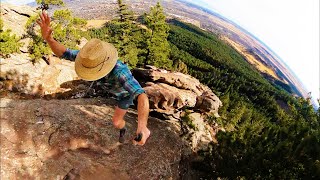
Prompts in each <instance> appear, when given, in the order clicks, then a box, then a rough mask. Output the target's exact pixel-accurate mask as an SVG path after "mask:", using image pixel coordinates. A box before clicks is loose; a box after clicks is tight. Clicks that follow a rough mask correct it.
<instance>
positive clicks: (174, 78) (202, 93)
mask: <svg viewBox="0 0 320 180" xmlns="http://www.w3.org/2000/svg"><path fill="white" fill-rule="evenodd" d="M133 74H134V76H135V78H136V79H137V80H138V81H139V82H140V83H141V84H142V86H143V88H144V89H145V90H146V93H147V94H148V96H149V98H150V103H151V104H150V106H151V108H153V110H155V111H157V112H161V113H165V114H173V112H174V111H173V109H175V110H181V109H182V108H192V109H195V110H199V111H200V112H202V113H212V114H214V115H215V116H217V117H219V114H218V109H219V107H221V106H222V102H221V101H220V99H219V98H218V97H217V96H216V95H215V94H214V93H213V92H212V90H211V89H210V88H209V87H208V86H205V85H203V84H201V83H200V82H199V80H198V79H196V78H194V77H192V76H190V75H187V74H182V73H179V72H170V71H167V70H162V69H157V68H156V67H153V66H148V69H142V68H138V69H134V70H133Z"/></svg>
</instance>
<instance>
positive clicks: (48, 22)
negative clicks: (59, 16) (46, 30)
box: [43, 11, 50, 25]
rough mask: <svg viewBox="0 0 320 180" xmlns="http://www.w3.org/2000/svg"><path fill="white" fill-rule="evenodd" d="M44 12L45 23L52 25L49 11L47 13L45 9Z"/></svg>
mask: <svg viewBox="0 0 320 180" xmlns="http://www.w3.org/2000/svg"><path fill="white" fill-rule="evenodd" d="M43 14H44V19H45V23H46V24H47V25H50V17H49V15H48V14H47V13H45V12H44V11H43Z"/></svg>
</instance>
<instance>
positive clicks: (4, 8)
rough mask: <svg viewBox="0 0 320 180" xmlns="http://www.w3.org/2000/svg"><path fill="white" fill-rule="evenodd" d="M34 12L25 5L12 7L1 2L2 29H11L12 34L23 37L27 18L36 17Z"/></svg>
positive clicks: (33, 9)
mask: <svg viewBox="0 0 320 180" xmlns="http://www.w3.org/2000/svg"><path fill="white" fill-rule="evenodd" d="M36 14H37V13H36V10H35V8H33V7H30V6H27V5H20V6H16V5H12V4H7V3H3V2H1V19H2V20H3V24H4V27H3V29H4V30H6V29H11V31H12V33H13V34H16V35H17V36H20V37H21V36H23V35H24V34H25V32H26V29H25V25H26V22H27V21H28V19H29V17H31V16H34V15H36Z"/></svg>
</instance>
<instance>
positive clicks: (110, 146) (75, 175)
mask: <svg viewBox="0 0 320 180" xmlns="http://www.w3.org/2000/svg"><path fill="white" fill-rule="evenodd" d="M0 102H1V105H0V108H1V109H0V110H1V116H0V117H1V136H0V138H1V176H0V179H1V180H6V179H162V178H164V179H170V178H172V179H178V178H179V163H180V160H181V151H182V147H183V145H182V141H181V139H180V138H179V134H180V132H179V127H177V126H176V125H174V124H172V123H168V122H164V121H160V120H158V119H156V118H151V117H150V118H149V122H148V127H149V129H150V130H151V132H152V134H151V137H150V138H149V140H148V142H147V143H146V145H145V146H144V147H137V146H134V145H133V144H132V143H131V139H133V136H134V133H135V131H136V127H137V123H136V121H137V114H136V112H135V111H134V110H132V109H130V110H129V112H128V113H127V115H126V117H125V120H126V121H127V128H128V133H127V135H126V142H125V143H124V144H121V145H120V144H119V143H118V142H117V141H118V133H119V132H118V130H116V129H115V128H113V125H112V120H111V119H112V115H113V111H114V110H113V109H114V108H113V106H114V105H115V102H114V101H113V100H109V99H99V98H90V99H74V100H43V99H34V100H12V99H8V98H2V99H1V101H0Z"/></svg>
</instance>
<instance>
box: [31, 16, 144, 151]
mask: <svg viewBox="0 0 320 180" xmlns="http://www.w3.org/2000/svg"><path fill="white" fill-rule="evenodd" d="M37 23H38V24H39V25H40V28H41V34H42V38H43V39H44V40H45V41H46V42H47V43H48V44H49V46H50V48H51V50H52V51H53V53H54V54H55V55H57V56H58V57H61V58H64V59H68V60H71V61H75V71H76V73H77V75H78V76H79V77H80V78H82V79H84V80H88V81H95V80H98V79H101V78H106V80H107V81H108V82H109V83H110V84H111V85H112V86H113V89H112V90H111V93H113V94H115V95H116V97H117V101H118V105H117V107H116V108H115V112H114V115H113V118H112V121H113V125H114V127H115V128H117V129H119V130H120V137H119V142H121V143H123V142H124V135H125V132H126V128H125V121H124V119H123V117H124V115H125V114H126V112H127V109H128V108H129V106H130V105H132V104H133V100H134V99H137V102H138V128H137V131H136V134H137V137H136V138H135V140H133V143H134V144H135V145H144V144H145V142H146V140H147V139H148V137H149V136H150V131H149V129H148V128H147V121H148V116H149V100H148V97H147V95H146V94H145V91H144V90H143V89H142V87H141V86H140V84H139V83H138V81H137V80H136V79H135V78H134V77H133V76H132V74H131V72H130V70H129V69H128V66H127V65H125V64H123V63H122V62H121V61H120V60H119V59H118V53H117V50H116V48H115V47H114V46H113V45H112V44H109V43H106V42H103V41H100V40H98V39H92V40H90V41H89V42H88V43H87V44H85V45H84V47H83V48H82V49H81V50H80V51H78V50H70V49H67V48H66V47H65V46H64V45H62V44H60V43H59V42H57V41H56V40H55V39H53V37H52V29H51V28H50V18H49V16H48V14H47V13H45V12H44V11H43V12H42V14H40V20H37Z"/></svg>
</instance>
